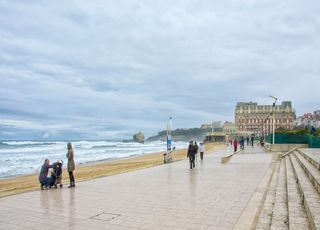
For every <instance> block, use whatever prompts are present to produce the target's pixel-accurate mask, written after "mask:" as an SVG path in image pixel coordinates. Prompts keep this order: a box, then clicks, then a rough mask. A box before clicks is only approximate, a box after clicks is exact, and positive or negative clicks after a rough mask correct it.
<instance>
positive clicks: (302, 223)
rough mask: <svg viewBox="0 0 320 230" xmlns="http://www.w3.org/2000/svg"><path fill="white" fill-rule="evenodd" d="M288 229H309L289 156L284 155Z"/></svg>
mask: <svg viewBox="0 0 320 230" xmlns="http://www.w3.org/2000/svg"><path fill="white" fill-rule="evenodd" d="M285 162H286V178H287V194H288V217H289V228H290V230H301V229H310V227H309V220H308V217H307V213H306V211H305V209H304V206H303V204H302V199H301V195H300V193H299V189H298V185H297V181H296V178H295V176H294V172H293V169H292V165H291V162H290V158H289V156H286V157H285Z"/></svg>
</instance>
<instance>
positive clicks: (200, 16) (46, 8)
mask: <svg viewBox="0 0 320 230" xmlns="http://www.w3.org/2000/svg"><path fill="white" fill-rule="evenodd" d="M309 3H310V4H306V3H299V2H298V1H293V2H292V1H289V0H286V1H281V2H279V1H275V0H271V1H270V0H268V1H267V0H263V1H254V0H241V1H232V0H230V1H201V2H196V1H191V0H190V1H182V0H181V1H175V2H170V1H152V2H150V1H99V0H95V1H90V2H87V1H54V2H48V1H28V3H25V2H24V1H1V3H0V11H1V14H0V28H1V29H0V79H1V85H0V111H1V114H0V128H1V130H2V131H1V132H0V138H2V139H5V138H22V139H28V138H31V137H32V138H41V137H46V138H49V137H51V138H72V139H77V138H90V139H95V138H97V139H101V138H105V139H109V138H122V137H127V136H129V135H130V134H132V133H133V132H136V131H140V130H142V131H144V132H146V134H147V135H150V134H153V133H155V132H157V131H158V130H160V129H163V128H165V124H166V121H167V119H168V117H170V116H173V118H174V126H175V127H193V126H199V125H200V124H201V123H203V122H210V121H211V120H215V119H219V120H233V116H234V106H235V104H236V102H237V101H251V100H252V101H258V102H259V103H271V101H270V100H269V98H268V95H269V94H273V95H276V96H278V97H279V100H280V101H281V100H292V101H293V105H294V107H295V108H296V110H297V112H298V113H303V112H308V111H312V110H314V109H317V108H318V106H319V103H318V99H317V98H316V96H315V93H314V92H317V91H318V85H319V83H320V80H319V73H320V66H319V64H318V63H319V61H320V52H319V48H320V47H319V46H320V42H319V39H318V38H319V37H320V32H319V31H320V30H319V27H320V16H319V14H318V13H317V12H319V8H320V4H319V3H318V2H317V1H315V0H314V1H310V2H309Z"/></svg>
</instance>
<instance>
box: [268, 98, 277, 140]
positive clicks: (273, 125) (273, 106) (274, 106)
mask: <svg viewBox="0 0 320 230" xmlns="http://www.w3.org/2000/svg"><path fill="white" fill-rule="evenodd" d="M269 97H271V98H272V99H274V102H273V105H272V144H274V139H275V137H274V132H275V122H274V114H275V108H276V102H277V100H278V98H276V97H274V96H271V95H270V96H269Z"/></svg>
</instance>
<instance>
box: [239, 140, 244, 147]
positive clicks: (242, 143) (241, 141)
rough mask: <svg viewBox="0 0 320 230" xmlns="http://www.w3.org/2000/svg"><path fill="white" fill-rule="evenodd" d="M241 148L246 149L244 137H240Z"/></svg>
mask: <svg viewBox="0 0 320 230" xmlns="http://www.w3.org/2000/svg"><path fill="white" fill-rule="evenodd" d="M240 148H241V149H244V137H241V139H240Z"/></svg>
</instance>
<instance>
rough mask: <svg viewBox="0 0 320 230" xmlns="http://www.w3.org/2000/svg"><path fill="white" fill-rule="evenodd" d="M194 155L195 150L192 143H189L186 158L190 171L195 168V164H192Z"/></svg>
mask: <svg viewBox="0 0 320 230" xmlns="http://www.w3.org/2000/svg"><path fill="white" fill-rule="evenodd" d="M195 154H196V150H195V147H194V145H193V141H190V144H189V147H188V154H187V157H189V162H190V169H193V168H194V167H195V164H194V157H195Z"/></svg>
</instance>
